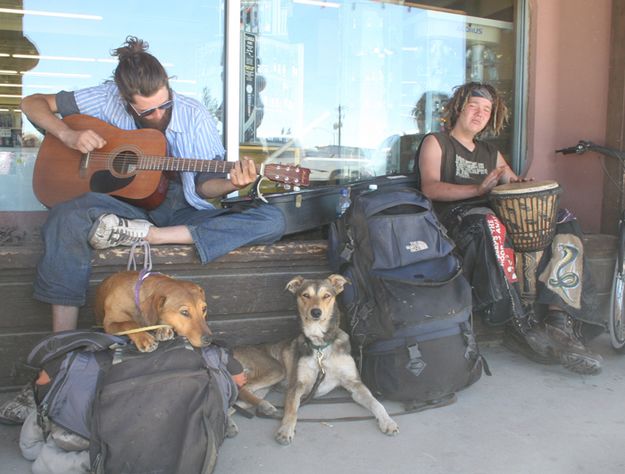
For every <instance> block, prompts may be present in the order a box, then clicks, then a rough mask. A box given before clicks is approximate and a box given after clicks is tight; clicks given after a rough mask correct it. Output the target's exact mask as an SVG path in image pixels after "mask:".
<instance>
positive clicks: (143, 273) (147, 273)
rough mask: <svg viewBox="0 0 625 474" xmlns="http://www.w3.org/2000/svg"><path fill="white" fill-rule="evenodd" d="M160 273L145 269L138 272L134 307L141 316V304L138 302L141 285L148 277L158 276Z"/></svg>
mask: <svg viewBox="0 0 625 474" xmlns="http://www.w3.org/2000/svg"><path fill="white" fill-rule="evenodd" d="M160 274H161V273H160V272H151V271H150V270H148V269H147V268H144V269H143V270H141V271H140V272H139V277H138V278H137V282H136V283H135V306H136V307H137V311H138V312H139V314H141V303H140V301H139V293H140V291H141V285H142V284H143V280H145V279H146V278H147V277H149V276H150V275H160Z"/></svg>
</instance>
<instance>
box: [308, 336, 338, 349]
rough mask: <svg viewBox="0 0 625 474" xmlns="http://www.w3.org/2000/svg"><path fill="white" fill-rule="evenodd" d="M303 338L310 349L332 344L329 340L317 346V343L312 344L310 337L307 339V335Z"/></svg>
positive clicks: (323, 347)
mask: <svg viewBox="0 0 625 474" xmlns="http://www.w3.org/2000/svg"><path fill="white" fill-rule="evenodd" d="M304 339H305V341H306V344H307V345H308V347H310V348H311V349H314V350H316V351H320V350H323V349H325V348H326V347H328V346H329V345H330V344H332V341H330V342H326V343H325V344H323V345H322V346H317V345H315V344H313V342H312V341H311V340H310V339H308V338H307V337H305V338H304Z"/></svg>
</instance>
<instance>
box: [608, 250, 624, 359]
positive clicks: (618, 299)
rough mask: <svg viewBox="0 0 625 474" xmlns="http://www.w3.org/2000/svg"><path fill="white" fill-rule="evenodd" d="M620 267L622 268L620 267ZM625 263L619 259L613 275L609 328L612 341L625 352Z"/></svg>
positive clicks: (618, 348)
mask: <svg viewBox="0 0 625 474" xmlns="http://www.w3.org/2000/svg"><path fill="white" fill-rule="evenodd" d="M619 267H620V268H619ZM624 267H625V264H624V263H621V264H620V265H619V262H618V259H617V262H616V265H615V268H614V276H613V277H612V294H611V295H610V312H609V317H608V328H609V330H610V342H611V343H612V347H613V348H614V350H616V351H617V352H625V268H624Z"/></svg>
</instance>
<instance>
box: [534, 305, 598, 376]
mask: <svg viewBox="0 0 625 474" xmlns="http://www.w3.org/2000/svg"><path fill="white" fill-rule="evenodd" d="M581 327H582V326H581V323H580V322H579V321H575V320H574V319H573V318H572V317H571V316H570V315H569V314H567V313H565V312H564V311H559V310H550V311H549V312H548V313H547V316H546V317H545V330H546V331H547V334H549V337H550V338H551V339H553V340H554V341H555V342H556V343H557V344H558V355H559V358H560V363H561V364H562V366H563V367H564V368H566V369H568V370H570V371H572V372H575V373H578V374H583V375H593V374H598V373H599V372H601V363H602V362H603V359H602V358H601V356H600V355H599V354H595V353H593V352H591V351H590V350H588V349H587V348H586V346H585V345H584V342H583V341H584V337H583V335H582V333H581Z"/></svg>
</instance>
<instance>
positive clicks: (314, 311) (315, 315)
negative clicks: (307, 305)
mask: <svg viewBox="0 0 625 474" xmlns="http://www.w3.org/2000/svg"><path fill="white" fill-rule="evenodd" d="M310 315H311V316H312V317H313V319H319V318H320V317H321V310H320V309H319V308H313V309H311V310H310Z"/></svg>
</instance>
